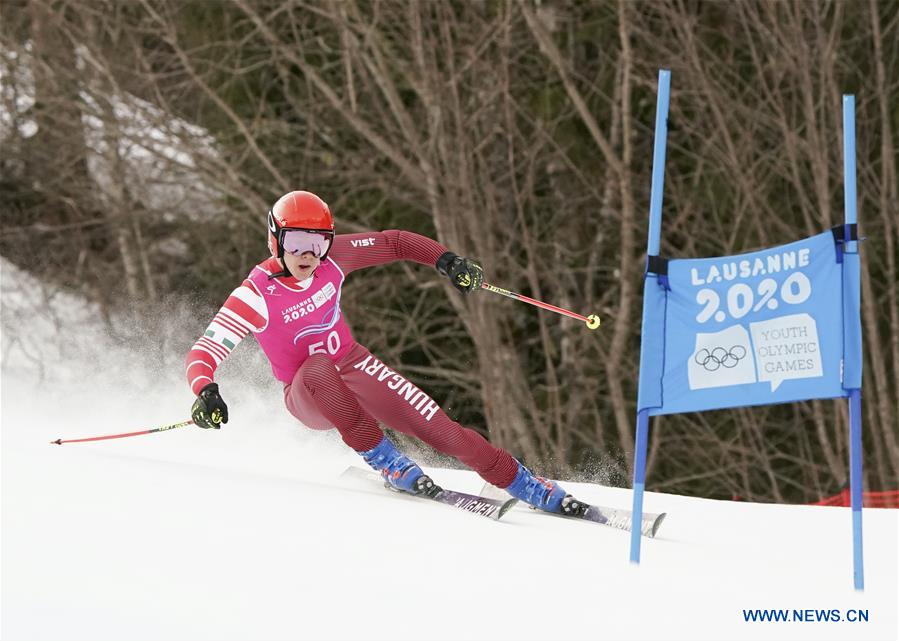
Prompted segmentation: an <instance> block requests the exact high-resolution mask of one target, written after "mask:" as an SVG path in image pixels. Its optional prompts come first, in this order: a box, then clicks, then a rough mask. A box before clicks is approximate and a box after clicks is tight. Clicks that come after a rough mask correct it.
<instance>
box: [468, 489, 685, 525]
mask: <svg viewBox="0 0 899 642" xmlns="http://www.w3.org/2000/svg"><path fill="white" fill-rule="evenodd" d="M481 495H483V496H484V497H487V498H490V499H496V500H497V501H499V500H500V499H501V498H502V497H504V496H508V493H506V491H504V490H502V489H500V488H497V487H496V486H493V485H491V484H484V487H483V488H482V489H481ZM578 501H580V500H578ZM586 506H587V510H586V512H585V513H584V514H583V515H562V514H559V513H547V512H546V511H540V510H538V509H536V508H534V507H533V506H529V508H533V509H534V510H535V511H537V512H540V513H545V514H546V515H554V516H556V517H564V518H566V519H582V520H586V521H588V522H595V523H596V524H603V525H604V526H611V527H612V528H619V529H621V530H624V531H629V530H631V527H632V522H633V513H631V511H629V510H627V509H624V508H609V507H608V506H596V505H594V504H586ZM666 515H667V513H658V514H656V513H646V512H644V513H643V520H642V521H641V523H640V534H641V535H643V536H644V537H650V538H651V537H655V536H656V533H658V532H659V527H660V526H661V525H662V522H663V521H664V520H665V516H666Z"/></svg>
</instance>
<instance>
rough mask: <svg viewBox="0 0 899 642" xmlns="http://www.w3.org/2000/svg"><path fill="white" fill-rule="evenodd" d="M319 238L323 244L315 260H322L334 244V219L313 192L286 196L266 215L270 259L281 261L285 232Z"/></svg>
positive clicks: (301, 192) (292, 193) (320, 245)
mask: <svg viewBox="0 0 899 642" xmlns="http://www.w3.org/2000/svg"><path fill="white" fill-rule="evenodd" d="M291 231H298V232H312V233H317V234H320V235H321V236H322V237H323V242H322V243H321V244H318V245H317V246H316V247H318V248H319V254H318V257H319V258H320V259H321V260H325V258H327V256H328V251H329V250H330V249H331V242H332V241H333V240H334V217H333V216H331V210H330V209H329V208H328V204H327V203H325V202H324V201H323V200H322V199H320V198H319V197H318V196H316V195H315V194H313V193H312V192H303V191H296V192H289V193H287V194H285V195H284V196H282V197H281V198H279V199H278V202H277V203H275V204H274V206H272V209H270V210H269V212H268V249H269V251H270V252H271V253H272V256H275V257H277V258H279V259H280V258H283V257H284V238H285V235H286V234H287V233H288V232H291Z"/></svg>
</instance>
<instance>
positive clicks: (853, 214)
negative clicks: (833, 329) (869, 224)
mask: <svg viewBox="0 0 899 642" xmlns="http://www.w3.org/2000/svg"><path fill="white" fill-rule="evenodd" d="M855 180H856V167H855V96H852V95H844V96H843V182H844V185H845V188H844V190H843V208H844V210H845V213H846V214H845V216H846V220H845V223H846V225H847V226H848V225H851V224H853V223H857V222H858V212H857V209H856V208H857V204H858V201H857V196H856V186H855ZM846 231H847V232H848V228H846ZM845 238H846V239H847V240H846V252H847V253H849V252H852V253H855V252H857V251H858V247H857V246H858V243H857V242H856V241H852V240H850V239H849V236H848V234H847V235H846V237H845ZM863 486H864V477H863V476H862V391H861V389H860V388H854V389H852V390H850V391H849V493H850V496H851V498H852V502H851V504H852V578H853V582H854V584H855V589H856V590H857V591H862V590H864V588H865V565H864V556H863V551H862V503H863V502H862V488H863Z"/></svg>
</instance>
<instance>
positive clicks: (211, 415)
mask: <svg viewBox="0 0 899 642" xmlns="http://www.w3.org/2000/svg"><path fill="white" fill-rule="evenodd" d="M190 417H191V419H193V420H194V423H195V424H196V425H198V426H199V427H200V428H216V429H218V428H221V427H222V424H226V423H228V406H226V405H225V402H224V400H223V399H222V396H221V395H220V394H219V385H218V384H217V383H208V384H206V385H205V386H203V389H202V390H200V394H198V395H197V400H196V401H194V405H193V406H192V407H191V409H190Z"/></svg>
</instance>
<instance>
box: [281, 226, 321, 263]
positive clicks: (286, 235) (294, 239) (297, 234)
mask: <svg viewBox="0 0 899 642" xmlns="http://www.w3.org/2000/svg"><path fill="white" fill-rule="evenodd" d="M333 240H334V234H333V233H332V232H311V231H309V230H282V231H281V247H282V248H284V251H285V252H286V253H287V254H293V255H294V256H299V255H300V254H303V253H304V252H311V253H312V256H314V257H316V258H321V257H323V256H325V255H326V254H327V253H328V250H330V249H331V242H332V241H333Z"/></svg>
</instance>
